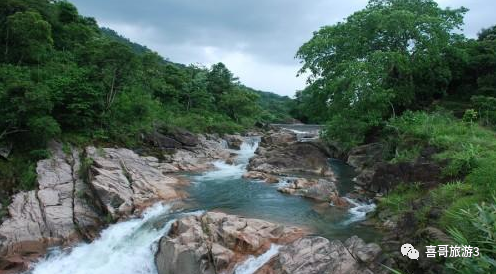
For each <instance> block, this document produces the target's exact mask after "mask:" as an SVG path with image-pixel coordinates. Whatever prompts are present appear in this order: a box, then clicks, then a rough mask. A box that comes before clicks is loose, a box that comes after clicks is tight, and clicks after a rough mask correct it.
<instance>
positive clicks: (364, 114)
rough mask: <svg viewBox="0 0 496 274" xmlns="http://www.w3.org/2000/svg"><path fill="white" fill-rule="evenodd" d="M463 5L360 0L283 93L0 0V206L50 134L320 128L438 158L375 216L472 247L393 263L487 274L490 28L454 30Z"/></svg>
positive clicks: (303, 51) (113, 136)
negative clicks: (293, 87) (425, 175)
mask: <svg viewBox="0 0 496 274" xmlns="http://www.w3.org/2000/svg"><path fill="white" fill-rule="evenodd" d="M309 4H310V3H309ZM467 12H468V10H467V9H466V8H463V7H460V8H442V7H440V6H439V5H438V4H437V2H436V1H433V0H370V1H369V3H368V5H367V6H366V7H365V8H364V9H362V10H359V11H357V12H355V13H353V14H351V15H349V16H348V17H347V18H346V19H344V20H343V21H341V22H338V23H336V24H333V25H329V26H323V27H321V28H320V29H318V30H316V31H315V32H314V33H313V37H312V38H311V39H310V40H309V41H307V42H306V43H304V44H303V45H302V46H301V47H300V48H299V50H298V51H297V52H296V58H297V59H298V60H299V61H301V65H302V67H301V70H300V72H299V73H300V74H301V75H309V77H308V85H307V86H306V88H305V89H303V90H300V91H297V92H296V95H295V98H294V99H291V98H289V97H282V96H279V95H276V94H273V93H270V92H264V91H258V90H255V89H252V88H250V87H247V86H245V85H243V84H242V83H241V82H240V81H239V79H237V78H236V76H235V75H233V73H232V72H231V71H230V70H229V69H228V68H227V67H226V65H224V64H223V63H217V64H214V65H212V66H210V67H203V66H199V65H184V64H178V63H174V62H173V61H170V60H168V59H167V58H165V57H163V56H160V55H159V54H158V53H156V52H154V51H152V50H150V49H148V48H146V47H145V46H142V45H139V44H137V43H134V42H132V41H129V40H128V39H126V38H125V37H122V36H120V35H119V34H118V33H116V32H115V31H113V30H111V29H108V28H100V27H99V26H98V24H97V22H96V21H95V19H93V18H90V17H84V16H81V15H80V14H79V13H78V11H77V9H76V8H75V6H74V5H72V4H70V3H69V2H66V1H49V0H2V1H1V2H0V33H1V34H2V35H0V106H1V107H0V149H1V152H2V155H3V156H2V157H1V158H0V190H1V191H0V199H1V202H2V204H3V207H1V209H0V210H1V211H2V212H0V215H5V214H6V212H5V208H6V205H8V204H9V202H10V201H9V198H8V197H9V196H10V195H11V194H12V193H15V192H18V191H20V190H30V189H33V188H35V186H36V185H35V184H36V176H37V174H36V170H35V165H36V162H37V161H38V160H40V159H44V158H46V157H47V156H49V155H48V152H47V150H46V143H47V142H48V141H49V140H51V139H54V138H55V139H58V140H62V141H63V142H65V143H70V144H72V145H75V146H84V145H88V144H97V145H98V144H102V145H108V146H113V145H115V146H122V147H129V148H133V147H137V146H139V145H140V144H141V143H142V142H143V140H142V139H143V137H142V136H143V134H146V133H149V132H152V131H155V130H160V131H168V130H171V129H173V128H176V127H180V128H185V129H187V130H189V131H192V132H195V133H216V134H226V133H242V132H244V131H246V130H249V129H250V128H253V127H254V126H255V125H262V124H266V123H276V122H280V123H288V122H293V121H302V122H304V123H315V124H322V125H324V126H325V128H324V130H323V131H322V132H321V138H322V139H323V140H324V141H325V144H326V145H327V146H328V147H331V148H332V149H334V150H337V151H339V154H340V155H346V154H347V153H348V152H350V151H351V150H352V149H353V148H356V147H357V146H360V145H364V144H370V143H379V144H381V146H382V147H384V148H385V150H384V153H383V155H381V157H382V159H381V160H384V161H385V162H387V163H388V164H390V165H392V166H394V165H397V164H402V163H416V162H418V161H419V160H425V159H426V158H427V160H428V161H430V162H429V163H431V162H432V163H435V164H436V165H438V166H441V168H442V175H441V177H440V178H431V179H432V180H433V181H435V182H434V184H431V185H428V186H426V185H423V184H422V183H419V182H403V183H401V184H399V185H398V186H396V187H395V188H394V189H392V190H391V191H389V192H388V193H386V194H385V195H384V196H381V197H378V198H377V199H378V206H377V210H376V211H375V213H374V214H375V218H376V219H380V218H382V217H381V216H386V215H387V216H388V218H390V219H396V220H401V219H404V218H410V220H414V221H415V223H416V227H417V228H418V230H417V231H420V230H422V229H428V228H432V227H435V228H436V229H439V230H440V231H442V232H443V233H446V234H447V235H449V237H450V239H451V240H452V241H453V242H455V243H456V244H459V245H471V246H478V247H479V248H480V250H481V256H479V257H475V258H462V259H459V260H452V259H450V258H446V259H440V260H439V261H436V262H435V264H436V266H433V267H431V266H429V267H431V268H429V267H426V266H419V265H414V264H403V265H397V266H393V267H394V268H395V269H397V270H394V269H392V270H391V271H392V273H428V272H423V271H425V270H426V269H428V270H429V271H430V273H441V272H436V271H437V270H439V271H443V272H446V273H453V272H458V273H495V272H494V271H496V168H495V166H496V138H495V136H496V26H487V28H485V29H481V30H480V32H479V33H478V35H477V37H474V38H469V37H466V36H465V35H463V31H462V30H463V27H464V16H465V15H466V13H467ZM425 151H430V153H429V155H428V157H427V156H425ZM5 154H9V156H8V160H5V159H3V158H7V157H6V156H4V155H5ZM415 172H422V171H421V170H418V171H415ZM433 212H434V213H435V214H434V213H433ZM406 236H412V235H406ZM412 237H415V239H416V241H417V244H420V245H424V246H425V245H428V244H430V243H432V241H431V239H428V238H421V237H419V236H418V235H417V234H415V235H414V236H412ZM435 267H440V268H435Z"/></svg>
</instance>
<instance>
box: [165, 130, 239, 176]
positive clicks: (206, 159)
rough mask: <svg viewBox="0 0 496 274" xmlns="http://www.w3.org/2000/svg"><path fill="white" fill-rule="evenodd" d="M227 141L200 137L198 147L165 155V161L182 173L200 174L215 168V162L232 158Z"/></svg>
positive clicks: (209, 136) (206, 136) (205, 136)
mask: <svg viewBox="0 0 496 274" xmlns="http://www.w3.org/2000/svg"><path fill="white" fill-rule="evenodd" d="M230 154H231V153H230V151H229V150H228V149H227V145H226V141H225V140H224V139H221V138H219V137H217V136H213V135H198V145H197V146H196V147H192V148H183V149H179V150H177V151H176V152H175V153H173V154H166V155H164V157H165V161H166V162H167V163H169V164H170V165H172V166H174V167H175V168H177V169H178V170H180V171H189V172H198V171H205V170H208V169H211V168H213V162H214V161H217V160H227V159H229V157H230Z"/></svg>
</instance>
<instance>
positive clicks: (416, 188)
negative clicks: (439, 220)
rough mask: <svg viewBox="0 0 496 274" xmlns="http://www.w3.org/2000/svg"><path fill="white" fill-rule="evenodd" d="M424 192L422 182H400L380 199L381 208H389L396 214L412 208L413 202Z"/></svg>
mask: <svg viewBox="0 0 496 274" xmlns="http://www.w3.org/2000/svg"><path fill="white" fill-rule="evenodd" d="M423 194H425V193H424V190H423V189H422V187H421V185H420V184H400V185H398V186H397V187H396V188H395V189H394V190H393V191H392V192H391V193H388V195H386V196H384V197H383V198H381V199H380V200H379V210H385V209H388V210H389V211H391V212H392V213H394V214H400V213H403V212H404V211H407V210H410V209H411V208H410V205H411V203H412V202H413V201H414V200H416V199H418V198H420V197H422V196H423Z"/></svg>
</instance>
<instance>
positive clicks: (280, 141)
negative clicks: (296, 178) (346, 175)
mask: <svg viewBox="0 0 496 274" xmlns="http://www.w3.org/2000/svg"><path fill="white" fill-rule="evenodd" d="M255 153H256V155H255V157H253V158H252V159H251V160H250V163H249V165H248V170H249V171H258V172H263V173H267V174H273V175H291V174H295V173H300V174H311V175H319V176H324V177H326V176H332V175H333V173H332V171H331V169H330V167H329V164H328V158H329V155H327V154H326V152H325V151H324V150H322V149H320V148H319V147H318V146H317V145H315V144H313V143H312V142H298V141H297V138H296V134H295V133H292V132H290V131H284V130H281V131H276V132H269V133H268V134H267V135H265V136H264V137H262V141H261V143H260V146H259V148H258V149H257V151H256V152H255Z"/></svg>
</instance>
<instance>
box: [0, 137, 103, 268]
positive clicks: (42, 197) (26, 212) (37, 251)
mask: <svg viewBox="0 0 496 274" xmlns="http://www.w3.org/2000/svg"><path fill="white" fill-rule="evenodd" d="M51 152H52V158H51V159H46V160H41V161H39V162H38V165H37V168H36V171H37V173H38V185H39V186H38V189H37V190H32V191H27V192H20V193H18V194H16V195H14V196H13V197H12V203H11V204H10V205H9V207H8V213H9V218H8V219H7V220H5V221H4V222H3V223H2V224H1V225H0V256H1V257H0V269H2V270H12V271H14V270H20V269H24V268H25V267H26V266H27V265H26V264H27V263H29V261H31V260H33V259H36V258H37V257H38V256H40V255H42V254H43V253H44V252H45V250H46V248H47V247H48V246H51V245H62V244H69V243H72V242H75V241H79V240H81V239H84V238H92V237H94V236H95V235H96V234H97V233H98V230H99V229H100V227H101V226H102V222H101V220H102V218H101V211H100V209H99V208H98V206H97V205H95V204H93V203H91V202H90V201H91V199H92V197H93V194H92V192H91V191H90V190H89V185H88V184H86V183H85V182H84V181H83V180H82V179H81V176H80V175H81V174H80V173H81V170H80V166H81V164H80V158H79V153H78V152H77V151H75V150H71V151H70V153H64V152H63V151H62V146H61V145H60V144H58V143H53V144H52V145H51Z"/></svg>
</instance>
